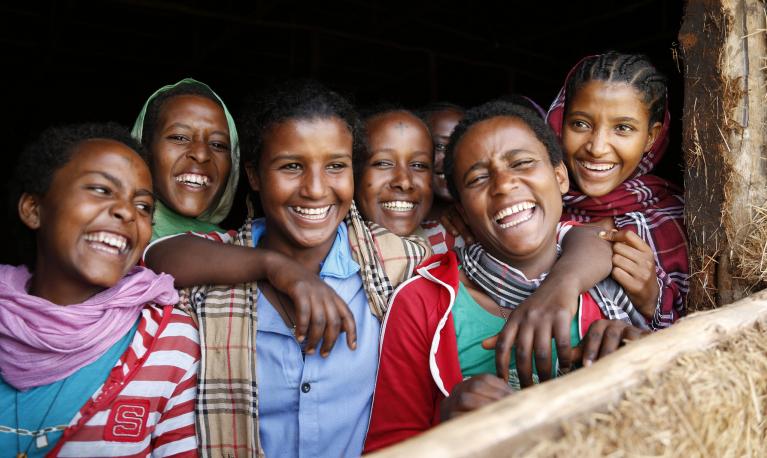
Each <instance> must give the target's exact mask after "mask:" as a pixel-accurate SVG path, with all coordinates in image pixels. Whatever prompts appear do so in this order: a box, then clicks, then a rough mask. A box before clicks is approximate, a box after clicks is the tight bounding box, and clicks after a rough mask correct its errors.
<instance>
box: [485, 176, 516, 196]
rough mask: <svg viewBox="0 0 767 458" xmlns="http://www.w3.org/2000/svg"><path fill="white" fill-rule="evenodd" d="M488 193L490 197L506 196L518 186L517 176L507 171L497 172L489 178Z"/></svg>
mask: <svg viewBox="0 0 767 458" xmlns="http://www.w3.org/2000/svg"><path fill="white" fill-rule="evenodd" d="M490 179H491V181H490V192H491V194H492V195H499V194H508V193H509V192H511V191H513V190H514V189H516V187H517V186H519V179H518V178H517V175H516V174H515V173H513V172H511V171H508V170H499V171H496V172H495V173H493V174H492V175H491V177H490Z"/></svg>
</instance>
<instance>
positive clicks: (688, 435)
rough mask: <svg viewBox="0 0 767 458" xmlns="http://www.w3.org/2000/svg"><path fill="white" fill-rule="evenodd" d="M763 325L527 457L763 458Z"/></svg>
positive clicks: (683, 360)
mask: <svg viewBox="0 0 767 458" xmlns="http://www.w3.org/2000/svg"><path fill="white" fill-rule="evenodd" d="M766 331H767V326H765V325H764V324H763V323H762V324H759V325H757V326H756V327H750V328H747V329H745V330H743V331H741V332H739V333H736V334H735V335H734V336H732V337H730V338H728V339H726V340H723V341H721V342H720V343H718V344H717V345H716V346H714V347H712V348H710V349H708V350H705V351H700V352H695V353H687V354H685V355H682V356H681V357H680V358H679V359H677V360H676V361H675V362H674V363H673V364H671V365H670V366H669V367H668V369H667V370H665V371H664V372H663V373H661V374H657V375H655V376H651V377H650V378H649V379H647V380H646V381H645V382H644V383H643V384H642V386H639V387H636V388H633V389H631V390H629V391H627V392H626V393H625V396H624V397H623V400H622V401H620V402H619V403H618V404H617V405H614V406H611V407H610V408H609V409H608V410H607V412H606V413H593V412H592V413H589V414H587V415H586V416H585V417H581V418H580V419H578V420H577V421H573V422H569V423H567V424H564V425H563V430H564V436H563V437H561V438H559V439H556V440H547V441H544V442H539V443H538V444H537V445H536V446H535V448H534V449H532V450H531V451H530V452H529V453H525V456H537V457H541V456H557V457H560V456H561V457H572V456H610V457H624V456H625V457H635V456H636V457H638V456H643V457H646V456H657V457H670V456H685V457H688V456H716V457H740V456H760V457H762V456H767V437H766V436H767V433H766V431H765V429H766V427H767V424H765V417H764V414H765V411H766V410H765V407H767V405H765V403H766V399H767V332H766Z"/></svg>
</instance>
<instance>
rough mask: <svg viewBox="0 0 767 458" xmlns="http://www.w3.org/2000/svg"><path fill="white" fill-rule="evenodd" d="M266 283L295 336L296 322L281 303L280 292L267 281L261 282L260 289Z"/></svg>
mask: <svg viewBox="0 0 767 458" xmlns="http://www.w3.org/2000/svg"><path fill="white" fill-rule="evenodd" d="M267 285H269V288H270V289H271V290H272V293H273V294H274V298H275V299H277V304H278V305H279V306H280V310H281V311H282V315H285V318H287V319H288V321H289V322H290V332H291V333H293V336H295V335H296V322H295V320H294V319H293V317H291V316H290V314H289V313H288V309H287V308H286V307H285V305H284V304H283V303H282V300H281V299H280V293H279V292H278V291H277V290H276V289H274V287H273V286H272V285H270V284H269V283H266V282H264V283H262V284H261V289H262V290H263V289H265V288H264V287H265V286H267ZM272 305H274V304H272Z"/></svg>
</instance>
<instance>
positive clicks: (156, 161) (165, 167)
mask: <svg viewBox="0 0 767 458" xmlns="http://www.w3.org/2000/svg"><path fill="white" fill-rule="evenodd" d="M175 156H176V155H175V154H174V152H173V150H172V149H171V148H166V147H164V145H157V146H154V145H153V146H152V174H153V177H154V179H155V180H156V181H157V180H160V179H163V178H168V177H170V176H171V174H172V172H171V169H172V168H173V162H174V161H175Z"/></svg>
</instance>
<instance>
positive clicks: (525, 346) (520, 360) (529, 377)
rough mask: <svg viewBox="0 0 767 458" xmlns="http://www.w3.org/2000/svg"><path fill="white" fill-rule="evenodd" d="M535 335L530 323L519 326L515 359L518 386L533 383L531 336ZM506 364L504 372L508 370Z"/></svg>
mask: <svg viewBox="0 0 767 458" xmlns="http://www.w3.org/2000/svg"><path fill="white" fill-rule="evenodd" d="M534 337H535V328H533V326H532V325H528V324H527V323H523V324H522V325H521V326H520V328H519V335H518V336H517V344H516V346H515V348H516V360H517V374H518V375H519V386H520V387H522V388H526V387H528V386H531V385H532V384H533V355H532V353H533V338H534ZM508 367H509V366H508V365H507V366H506V368H507V369H506V372H508Z"/></svg>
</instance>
